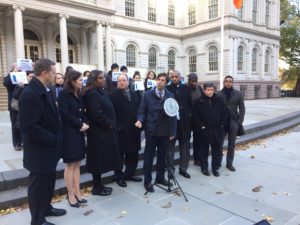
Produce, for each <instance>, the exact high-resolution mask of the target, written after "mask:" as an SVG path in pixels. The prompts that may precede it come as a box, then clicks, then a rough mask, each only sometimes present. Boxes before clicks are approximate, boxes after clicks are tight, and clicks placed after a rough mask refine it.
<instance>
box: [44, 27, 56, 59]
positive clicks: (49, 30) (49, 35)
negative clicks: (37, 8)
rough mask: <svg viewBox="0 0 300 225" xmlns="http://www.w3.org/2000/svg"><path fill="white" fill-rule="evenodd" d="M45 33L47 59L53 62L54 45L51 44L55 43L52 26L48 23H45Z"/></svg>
mask: <svg viewBox="0 0 300 225" xmlns="http://www.w3.org/2000/svg"><path fill="white" fill-rule="evenodd" d="M46 27H47V32H46V38H47V58H48V59H51V60H54V58H55V57H54V52H53V51H54V45H53V42H54V41H55V37H53V28H52V27H53V24H52V23H50V22H47V25H46Z"/></svg>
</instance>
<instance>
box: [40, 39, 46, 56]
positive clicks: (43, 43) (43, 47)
mask: <svg viewBox="0 0 300 225" xmlns="http://www.w3.org/2000/svg"><path fill="white" fill-rule="evenodd" d="M41 43H42V57H43V58H47V41H46V40H42V41H41Z"/></svg>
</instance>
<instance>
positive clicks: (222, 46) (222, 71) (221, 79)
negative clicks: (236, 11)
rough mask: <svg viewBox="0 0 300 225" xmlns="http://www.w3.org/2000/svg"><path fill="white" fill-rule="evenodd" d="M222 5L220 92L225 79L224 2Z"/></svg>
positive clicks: (222, 1) (222, 0)
mask: <svg viewBox="0 0 300 225" xmlns="http://www.w3.org/2000/svg"><path fill="white" fill-rule="evenodd" d="M220 3H221V49H220V51H221V54H220V90H221V89H222V88H223V77H224V74H223V73H224V70H223V69H224V0H221V1H220Z"/></svg>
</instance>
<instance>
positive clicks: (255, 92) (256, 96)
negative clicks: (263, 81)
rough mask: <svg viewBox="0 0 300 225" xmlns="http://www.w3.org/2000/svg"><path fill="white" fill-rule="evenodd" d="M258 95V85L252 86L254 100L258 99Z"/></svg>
mask: <svg viewBox="0 0 300 225" xmlns="http://www.w3.org/2000/svg"><path fill="white" fill-rule="evenodd" d="M259 93H260V85H254V98H255V99H257V98H259Z"/></svg>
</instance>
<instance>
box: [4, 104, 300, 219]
mask: <svg viewBox="0 0 300 225" xmlns="http://www.w3.org/2000/svg"><path fill="white" fill-rule="evenodd" d="M299 110H300V99H296V98H284V99H282V98H281V99H269V100H252V101H246V111H247V112H246V120H245V124H252V123H256V122H261V121H264V120H266V119H271V118H275V117H277V116H281V115H284V114H287V113H291V112H294V111H299ZM3 115H4V116H3ZM0 120H1V122H0V123H1V131H0V132H3V133H1V147H0V151H1V154H0V158H1V163H2V164H3V165H4V162H8V158H9V157H11V161H13V160H17V159H18V160H19V161H20V163H21V157H22V153H21V152H14V151H13V150H12V148H11V147H10V146H9V145H10V143H9V139H8V138H10V137H9V134H8V131H9V123H8V122H7V121H6V120H5V113H3V114H2V115H1V117H0ZM2 129H3V130H2ZM4 137H5V138H4ZM3 140H5V142H2V141H3ZM299 144H300V126H298V127H296V128H293V129H292V130H291V131H290V132H288V133H285V134H280V135H275V136H273V137H271V138H268V139H266V140H263V141H260V142H257V143H253V144H251V145H250V146H249V148H248V149H247V150H245V151H238V152H237V154H236V158H235V166H236V168H237V171H236V172H235V173H233V172H229V171H228V170H227V169H226V168H225V167H224V165H223V167H222V168H221V169H220V173H221V176H220V177H218V178H216V177H214V176H210V177H206V176H204V175H202V174H201V172H200V168H199V167H196V166H194V165H193V164H192V163H190V169H189V172H190V174H191V176H192V178H191V179H186V178H183V177H182V176H179V175H178V173H176V177H177V178H178V181H179V183H180V184H181V186H182V188H183V190H184V192H185V194H186V195H187V197H188V200H189V202H185V200H184V198H183V197H182V196H178V195H176V194H171V193H167V192H165V191H163V190H161V189H159V188H157V187H155V192H154V193H151V194H148V195H147V196H144V188H143V185H142V184H141V183H132V182H128V187H127V188H120V187H118V186H117V185H116V184H115V183H113V184H109V185H108V186H111V187H112V188H113V193H112V195H111V196H108V197H100V196H91V195H88V196H87V199H88V204H87V205H86V206H85V207H82V208H79V209H77V208H71V207H70V206H69V205H68V203H67V201H66V200H65V199H63V200H62V201H61V202H59V203H56V204H55V205H54V206H55V207H62V208H65V209H66V210H67V215H65V216H63V217H60V218H54V217H49V218H47V220H49V221H50V222H52V223H55V224H57V225H113V224H114V225H117V224H120V225H148V224H149V225H188V224H190V225H253V224H254V223H255V222H257V221H260V220H262V219H264V218H268V219H269V220H270V221H272V222H271V224H272V225H299V224H300V204H299V202H300V186H299V184H300V152H299ZM18 157H19V158H18ZM12 165H14V166H16V165H18V164H17V163H15V164H13V163H11V164H10V165H7V167H8V168H9V169H12V168H10V166H12ZM3 167H5V165H4V166H3ZM3 167H2V168H3ZM177 172H178V170H177ZM25 224H26V225H28V224H30V214H29V210H28V209H25V210H23V211H21V212H17V213H13V214H8V215H4V216H0V225H25Z"/></svg>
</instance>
